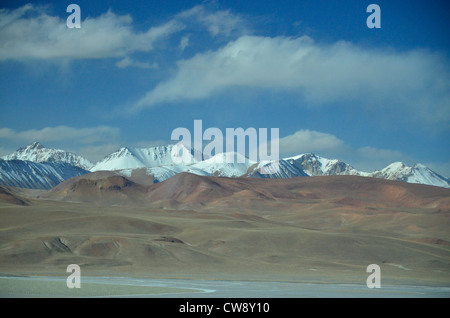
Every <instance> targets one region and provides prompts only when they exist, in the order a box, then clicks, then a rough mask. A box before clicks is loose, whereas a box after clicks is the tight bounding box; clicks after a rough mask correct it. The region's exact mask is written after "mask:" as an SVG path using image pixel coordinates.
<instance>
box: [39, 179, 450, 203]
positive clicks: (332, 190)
mask: <svg viewBox="0 0 450 318" xmlns="http://www.w3.org/2000/svg"><path fill="white" fill-rule="evenodd" d="M144 181H145V183H146V184H139V183H136V182H134V181H131V180H130V179H129V178H125V177H123V176H120V175H117V174H115V173H114V172H95V173H91V174H87V175H85V176H81V177H76V178H72V179H69V180H66V181H65V182H63V183H61V184H59V185H58V186H57V187H55V188H54V189H52V190H51V191H49V192H48V193H47V194H46V195H45V197H46V198H49V199H56V200H65V201H79V202H97V203H99V204H111V203H120V204H122V205H133V204H144V205H148V206H152V207H158V208H159V207H165V208H168V207H179V206H186V207H208V206H211V207H213V206H221V207H240V208H248V209H252V208H258V209H261V208H262V209H264V208H269V209H272V208H274V207H275V206H282V205H284V204H288V205H292V204H294V205H295V204H304V203H308V204H309V203H315V204H322V205H323V204H331V205H337V206H343V207H347V208H350V209H368V208H372V209H377V208H401V207H403V208H430V209H437V210H442V211H448V210H450V189H445V188H440V187H434V186H427V185H420V184H410V183H404V182H398V181H391V180H384V179H376V178H368V177H359V176H321V177H297V178H291V179H259V178H245V177H243V178H227V177H207V176H199V175H195V174H191V173H188V172H183V173H179V174H177V175H175V176H174V177H172V178H170V179H167V180H165V181H163V182H160V183H157V184H151V185H147V181H148V180H144Z"/></svg>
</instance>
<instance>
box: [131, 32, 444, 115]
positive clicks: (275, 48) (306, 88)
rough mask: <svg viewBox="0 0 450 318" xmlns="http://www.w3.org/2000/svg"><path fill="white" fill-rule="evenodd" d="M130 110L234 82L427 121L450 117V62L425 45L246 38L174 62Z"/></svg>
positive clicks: (195, 96)
mask: <svg viewBox="0 0 450 318" xmlns="http://www.w3.org/2000/svg"><path fill="white" fill-rule="evenodd" d="M177 66H178V69H177V72H176V74H175V75H174V76H173V77H171V78H169V79H168V80H166V81H165V82H161V83H159V84H157V85H156V86H155V87H154V88H153V89H151V90H150V91H149V92H148V93H147V94H146V95H145V96H143V97H142V98H141V99H140V100H139V101H138V102H137V103H136V105H135V106H134V108H133V111H140V110H142V109H145V108H151V107H155V106H157V105H167V104H170V103H174V102H182V101H192V100H199V99H205V98H208V97H211V96H213V95H214V94H216V93H220V92H222V91H224V90H226V89H228V88H230V87H243V88H248V89H251V88H262V89H266V88H268V89H275V90H279V91H282V92H287V93H289V92H293V91H295V92H300V93H301V94H302V95H303V96H304V98H305V100H306V103H307V104H308V105H312V106H321V105H327V104H333V103H336V102H341V103H342V102H344V103H348V105H352V106H354V107H358V108H360V109H361V110H362V109H365V110H367V109H371V110H374V111H383V112H386V113H387V116H388V115H389V112H390V111H391V110H394V112H398V111H403V112H405V116H407V117H415V118H416V119H421V120H426V121H429V122H448V120H449V119H450V76H449V74H450V72H449V70H450V67H449V62H448V61H447V59H446V58H445V57H444V56H442V55H440V54H437V53H432V52H428V51H425V50H413V51H407V52H395V51H390V50H375V49H363V48H361V47H358V46H356V45H353V44H351V43H347V42H337V43H334V44H331V45H330V44H326V45H325V44H316V43H315V42H314V41H313V40H312V39H311V38H309V37H298V38H290V37H262V36H241V37H239V38H238V39H237V40H234V41H231V42H229V43H228V44H227V45H225V46H223V47H222V48H220V49H218V50H215V51H208V52H206V53H199V54H197V55H195V56H194V57H192V58H190V59H186V60H180V61H179V62H178V64H177Z"/></svg>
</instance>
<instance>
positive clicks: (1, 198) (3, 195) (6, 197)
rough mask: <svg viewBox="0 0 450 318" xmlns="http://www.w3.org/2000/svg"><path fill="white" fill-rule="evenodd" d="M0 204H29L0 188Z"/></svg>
mask: <svg viewBox="0 0 450 318" xmlns="http://www.w3.org/2000/svg"><path fill="white" fill-rule="evenodd" d="M0 202H5V203H10V204H17V205H28V204H29V203H28V202H27V201H26V200H25V199H23V198H21V197H20V196H18V195H16V194H14V193H13V192H11V191H10V190H8V189H7V188H6V187H3V186H0Z"/></svg>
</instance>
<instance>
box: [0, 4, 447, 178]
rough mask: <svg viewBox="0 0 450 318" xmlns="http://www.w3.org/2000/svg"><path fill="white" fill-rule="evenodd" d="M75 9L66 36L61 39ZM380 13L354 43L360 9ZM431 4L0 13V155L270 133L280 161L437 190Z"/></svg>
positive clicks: (442, 11) (443, 151)
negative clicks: (388, 172)
mask: <svg viewBox="0 0 450 318" xmlns="http://www.w3.org/2000/svg"><path fill="white" fill-rule="evenodd" d="M71 3H75V4H77V5H78V6H79V7H80V17H81V27H80V28H69V27H68V26H67V23H66V22H67V19H68V17H69V16H70V15H71V13H72V12H67V11H66V9H67V6H68V5H69V4H71ZM372 3H375V4H377V5H378V6H379V8H380V21H381V28H369V27H368V26H367V23H366V21H367V18H368V17H369V16H370V15H371V14H372V12H367V7H368V6H369V5H370V4H372ZM448 12H450V11H449V4H447V2H446V1H379V0H371V1H364V0H348V1H332V0H315V1H301V0H284V1H283V0H280V1H268V0H257V1H256V0H255V1H253V0H246V1H240V0H228V1H225V0H211V1H190V0H179V1H174V0H172V1H171V0H166V1H162V0H159V1H152V0H149V1H81V0H79V1H78V0H71V1H45V2H29V1H9V2H8V1H6V2H5V1H3V2H1V3H0V114H1V115H0V155H6V154H7V153H10V152H12V151H14V150H16V149H17V148H19V147H22V146H26V145H28V144H30V143H32V142H33V141H39V142H40V143H42V144H43V145H44V146H45V147H48V148H59V149H64V150H67V151H73V152H76V153H77V154H79V155H82V156H84V157H86V158H87V159H89V160H91V161H92V162H96V161H98V160H101V159H102V158H103V157H104V156H106V155H108V154H110V153H112V152H113V151H115V150H117V149H119V148H120V147H122V146H130V147H151V146H155V145H165V144H168V143H173V142H172V141H171V133H172V131H173V130H174V129H176V128H178V127H185V128H187V129H189V130H191V131H193V129H194V120H199V119H200V120H202V123H203V130H205V129H206V128H209V127H217V128H219V129H220V130H221V131H223V132H224V133H225V131H226V128H238V127H242V128H244V129H247V128H249V127H254V128H256V129H258V128H267V129H268V130H269V131H270V128H279V136H280V140H279V144H280V156H281V157H286V156H292V155H297V154H301V153H307V152H313V153H315V154H317V155H319V156H323V157H326V158H336V159H341V160H343V161H345V162H346V163H349V164H351V165H352V166H353V167H355V168H356V169H359V170H363V171H368V172H371V171H374V170H377V169H382V168H383V167H385V166H387V165H388V164H390V163H392V162H395V161H403V162H405V163H406V164H409V165H412V164H414V163H422V164H425V165H427V166H429V167H430V168H432V169H433V170H435V171H436V172H438V173H440V174H442V175H444V176H447V177H448V176H450V141H449V140H450V138H449V137H450V134H449V132H450V56H449V49H450V34H449V33H450V27H449V22H448Z"/></svg>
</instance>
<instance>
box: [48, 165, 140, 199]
mask: <svg viewBox="0 0 450 318" xmlns="http://www.w3.org/2000/svg"><path fill="white" fill-rule="evenodd" d="M86 176H88V177H87V178H83V176H81V177H76V178H72V179H69V180H66V181H64V182H63V183H61V184H59V185H58V186H56V187H55V188H53V189H52V190H50V191H49V192H48V193H47V194H46V195H44V196H43V197H45V198H47V199H56V200H63V201H76V202H97V203H99V204H130V203H133V202H135V203H138V202H140V201H141V200H142V198H143V197H144V194H145V192H146V187H145V186H142V185H140V184H137V183H134V182H133V181H130V180H128V179H127V178H125V177H123V176H119V175H114V174H113V175H111V174H110V173H104V172H102V173H100V174H95V175H94V174H88V175H86Z"/></svg>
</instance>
